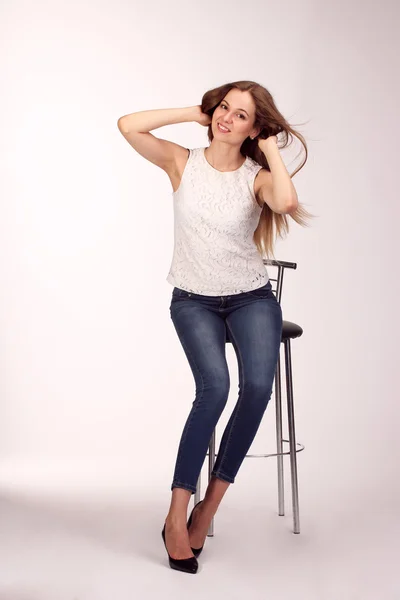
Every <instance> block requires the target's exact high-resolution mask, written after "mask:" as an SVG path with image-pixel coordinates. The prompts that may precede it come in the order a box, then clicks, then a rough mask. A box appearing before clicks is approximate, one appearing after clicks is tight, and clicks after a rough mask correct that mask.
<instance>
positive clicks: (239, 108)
mask: <svg viewBox="0 0 400 600" xmlns="http://www.w3.org/2000/svg"><path fill="white" fill-rule="evenodd" d="M222 102H226V104H227V105H228V106H230V104H229V102H228V100H223V101H222ZM237 110H242V111H243V112H245V113H246V115H247V116H249V113H248V112H247V110H244V108H238V109H237Z"/></svg>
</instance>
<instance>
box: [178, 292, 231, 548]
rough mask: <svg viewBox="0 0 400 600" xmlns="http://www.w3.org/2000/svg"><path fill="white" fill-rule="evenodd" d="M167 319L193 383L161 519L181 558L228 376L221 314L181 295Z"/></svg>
mask: <svg viewBox="0 0 400 600" xmlns="http://www.w3.org/2000/svg"><path fill="white" fill-rule="evenodd" d="M219 301H220V300H219V298H215V299H214V300H212V299H211V300H210V305H214V304H215V306H218V302H219ZM215 306H214V308H215ZM171 319H172V321H173V323H174V326H175V329H176V332H177V334H178V337H179V340H180V342H181V344H182V347H183V349H184V352H185V354H186V357H187V359H188V362H189V365H190V368H191V370H192V373H193V376H194V379H195V384H196V393H195V399H194V401H193V403H192V409H191V411H190V413H189V416H188V418H187V420H186V423H185V426H184V428H183V432H182V435H181V439H180V443H179V448H178V453H177V458H176V464H175V471H174V475H173V480H172V484H171V490H172V498H171V505H170V509H169V512H168V516H167V519H166V538H167V537H168V550H169V552H170V554H171V556H173V557H174V558H187V557H188V556H189V554H188V552H190V545H189V537H188V532H187V529H186V521H187V507H188V503H189V500H190V497H191V495H192V494H194V493H195V491H196V485H197V480H198V477H199V474H200V471H201V468H202V465H203V463H204V459H205V456H206V454H207V449H208V445H209V442H210V439H211V435H212V432H213V430H214V428H215V426H216V424H217V422H218V419H219V417H220V416H221V413H222V411H223V409H224V407H225V405H226V402H227V399H228V395H229V384H230V381H229V371H228V365H227V362H226V356H225V342H226V329H225V322H224V319H223V318H222V317H221V316H220V315H219V314H217V313H215V312H213V311H212V310H209V309H208V308H207V306H204V304H203V305H202V304H201V303H200V302H197V301H196V300H192V299H191V298H190V297H187V296H186V297H184V298H181V299H178V300H175V301H173V302H172V303H171Z"/></svg>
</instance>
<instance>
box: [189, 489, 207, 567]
mask: <svg viewBox="0 0 400 600" xmlns="http://www.w3.org/2000/svg"><path fill="white" fill-rule="evenodd" d="M200 502H203V500H200ZM200 502H198V503H197V504H195V506H193V509H192V512H191V513H190V517H189V520H188V522H187V528H188V529H189V527H190V525H191V523H192V515H193V511H194V509H195V508H196V506H198V505H199V504H200ZM203 548H204V544H203V545H202V547H201V548H191V550H192V552H193V554H194V555H195V557H196V558H197V557H198V556H199V554H200V552H201V551H202V550H203Z"/></svg>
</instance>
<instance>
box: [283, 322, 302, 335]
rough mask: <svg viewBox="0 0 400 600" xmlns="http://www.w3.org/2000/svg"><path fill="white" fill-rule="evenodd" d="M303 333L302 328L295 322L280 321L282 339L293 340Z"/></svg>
mask: <svg viewBox="0 0 400 600" xmlns="http://www.w3.org/2000/svg"><path fill="white" fill-rule="evenodd" d="M302 334H303V330H302V328H301V327H300V325H297V323H292V322H291V321H283V323H282V340H288V339H291V340H293V339H294V338H298V337H300V336H301V335H302Z"/></svg>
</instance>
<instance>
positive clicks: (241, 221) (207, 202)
mask: <svg viewBox="0 0 400 600" xmlns="http://www.w3.org/2000/svg"><path fill="white" fill-rule="evenodd" d="M204 150H205V148H194V149H190V154H189V157H188V160H187V163H186V166H185V169H184V172H183V175H182V179H181V182H180V185H179V188H178V189H177V190H176V192H173V201H174V249H173V256H172V262H171V267H170V270H169V273H168V275H167V278H166V280H167V281H168V282H169V283H170V284H171V285H173V286H175V287H178V288H181V289H184V290H187V291H188V292H192V293H194V294H203V295H206V296H225V295H229V294H232V295H233V294H239V293H241V292H246V291H251V290H254V289H257V288H259V287H262V286H263V285H265V284H266V283H267V282H268V280H269V276H268V272H267V270H266V268H265V265H264V263H263V261H262V258H261V256H260V253H259V252H258V250H257V246H256V245H255V243H254V241H253V234H254V231H255V230H256V229H257V225H258V222H259V218H260V214H261V211H262V209H261V207H260V206H259V205H258V203H257V200H256V198H255V195H254V180H255V177H256V175H257V173H258V172H259V170H260V169H261V168H262V167H261V165H259V164H258V163H257V162H255V161H254V160H253V159H252V158H250V157H249V156H247V157H246V160H245V162H244V163H243V164H242V166H241V167H239V168H238V169H236V170H234V171H218V170H217V169H214V167H212V166H211V165H210V163H209V162H208V161H207V159H206V157H205V154H204Z"/></svg>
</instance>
